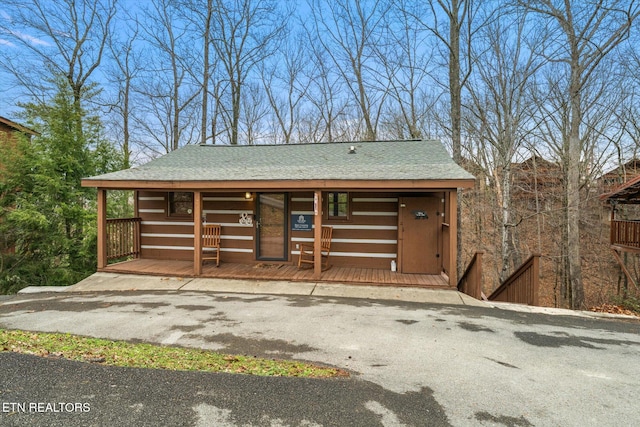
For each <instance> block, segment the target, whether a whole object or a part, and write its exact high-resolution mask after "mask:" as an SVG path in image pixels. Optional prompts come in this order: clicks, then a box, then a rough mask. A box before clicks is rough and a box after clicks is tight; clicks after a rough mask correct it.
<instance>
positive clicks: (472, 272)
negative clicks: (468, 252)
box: [458, 252, 484, 299]
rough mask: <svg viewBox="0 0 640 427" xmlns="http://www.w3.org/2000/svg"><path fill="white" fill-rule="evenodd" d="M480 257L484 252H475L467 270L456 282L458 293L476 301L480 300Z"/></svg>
mask: <svg viewBox="0 0 640 427" xmlns="http://www.w3.org/2000/svg"><path fill="white" fill-rule="evenodd" d="M482 255H484V252H476V253H475V255H473V258H471V261H470V262H469V265H468V266H467V269H466V270H465V271H464V274H462V276H460V280H458V291H460V292H462V293H464V294H467V295H469V296H471V297H473V298H476V299H482V297H483V293H482Z"/></svg>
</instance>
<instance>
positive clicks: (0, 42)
mask: <svg viewBox="0 0 640 427" xmlns="http://www.w3.org/2000/svg"><path fill="white" fill-rule="evenodd" d="M0 45H1V46H9V47H16V45H15V44H13V43H11V42H10V41H9V40H5V39H0Z"/></svg>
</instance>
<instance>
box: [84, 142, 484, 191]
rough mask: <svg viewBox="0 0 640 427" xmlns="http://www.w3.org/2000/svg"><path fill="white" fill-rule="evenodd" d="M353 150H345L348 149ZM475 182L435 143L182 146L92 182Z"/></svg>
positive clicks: (99, 177)
mask: <svg viewBox="0 0 640 427" xmlns="http://www.w3.org/2000/svg"><path fill="white" fill-rule="evenodd" d="M351 146H354V147H355V153H353V154H350V153H349V151H350V147H351ZM318 179H323V180H324V179H326V180H346V181H348V180H474V179H475V178H474V177H473V176H472V175H471V174H469V173H468V172H467V171H465V170H464V169H463V168H462V167H460V166H459V165H458V164H456V163H455V162H454V161H453V160H452V159H451V157H450V156H449V153H448V152H447V151H446V149H445V148H444V146H443V145H442V143H441V142H440V141H434V140H428V141H423V140H408V141H376V142H341V143H319V144H289V145H252V146H246V145H245V146H228V145H187V146H185V147H183V148H181V149H179V150H176V151H173V152H171V153H169V154H166V155H164V156H162V157H160V158H158V159H155V160H152V161H150V162H149V163H146V164H144V165H142V166H138V167H133V168H131V169H127V170H122V171H119V172H113V173H108V174H104V175H99V176H95V177H91V178H87V179H85V181H86V182H87V183H89V185H90V182H91V181H182V182H188V181H212V182H220V181H247V180H249V181H272V180H274V181H276V180H278V181H282V180H284V181H286V180H297V181H300V180H318Z"/></svg>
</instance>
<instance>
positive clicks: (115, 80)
mask: <svg viewBox="0 0 640 427" xmlns="http://www.w3.org/2000/svg"><path fill="white" fill-rule="evenodd" d="M131 22H132V28H130V30H131V32H129V31H128V30H121V31H120V35H122V38H123V40H121V41H120V40H116V38H115V37H114V38H112V39H111V41H110V43H109V51H110V53H111V59H112V61H111V64H110V65H111V68H112V71H111V72H110V73H109V74H108V81H109V82H110V83H111V84H113V85H115V86H116V90H117V93H116V96H115V98H113V99H111V100H109V101H107V107H108V109H109V110H110V111H111V112H113V113H115V114H116V116H117V118H118V119H117V121H118V124H117V125H116V127H117V128H118V129H119V130H120V131H121V132H122V140H121V142H120V149H121V152H122V157H123V165H122V166H123V168H125V169H128V168H129V167H131V154H132V142H131V131H132V127H133V123H132V117H133V115H134V111H135V107H134V106H133V96H134V88H133V86H134V80H135V79H136V77H137V76H138V74H139V73H140V71H141V69H142V67H141V59H140V52H138V51H136V49H135V43H136V41H137V40H138V31H139V29H138V26H137V23H135V22H133V21H131Z"/></svg>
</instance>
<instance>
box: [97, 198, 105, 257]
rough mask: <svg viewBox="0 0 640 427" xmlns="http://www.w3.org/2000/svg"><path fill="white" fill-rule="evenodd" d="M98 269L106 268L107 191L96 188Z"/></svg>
mask: <svg viewBox="0 0 640 427" xmlns="http://www.w3.org/2000/svg"><path fill="white" fill-rule="evenodd" d="M97 201H98V254H97V255H98V269H102V268H105V267H106V266H107V190H105V189H104V188H98V200H97Z"/></svg>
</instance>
